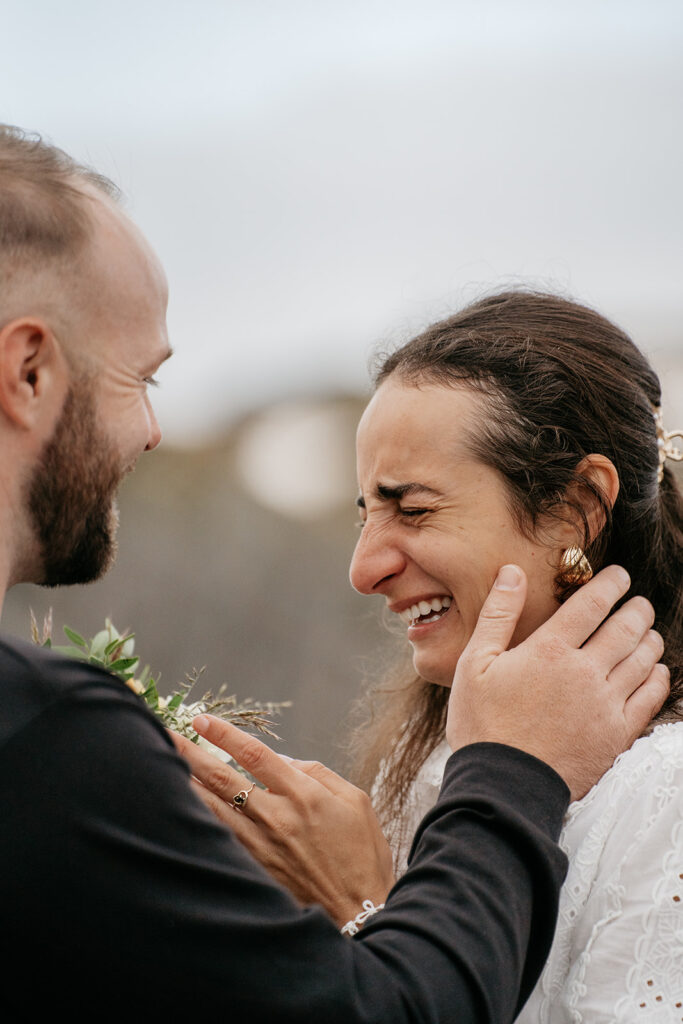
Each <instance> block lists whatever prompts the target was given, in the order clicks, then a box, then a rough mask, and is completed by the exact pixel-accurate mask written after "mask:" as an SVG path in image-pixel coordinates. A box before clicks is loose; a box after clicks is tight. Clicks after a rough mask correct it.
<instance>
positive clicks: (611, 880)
mask: <svg viewBox="0 0 683 1024" xmlns="http://www.w3.org/2000/svg"><path fill="white" fill-rule="evenodd" d="M448 754H449V750H448V747H447V745H446V743H445V742H444V743H443V744H441V745H440V746H439V747H438V748H437V750H435V751H434V753H433V754H432V755H431V757H430V758H429V759H428V760H427V762H426V763H425V765H424V766H423V768H422V771H421V772H420V776H419V778H418V779H417V780H416V783H415V786H414V788H413V791H412V793H411V798H412V799H411V804H410V808H409V811H408V813H407V815H406V820H405V827H404V828H403V829H402V830H401V831H402V833H403V834H404V836H405V837H406V838H404V839H403V840H402V841H401V838H400V836H397V837H396V839H397V843H398V845H399V847H400V857H401V858H402V860H403V865H402V866H404V865H405V858H406V856H407V853H408V850H409V848H410V839H409V830H411V831H414V829H415V828H416V827H417V824H418V822H419V820H420V818H421V817H422V815H423V814H425V813H426V811H427V810H428V809H429V808H430V807H431V806H432V804H433V803H434V801H435V799H436V796H437V794H438V791H439V785H440V782H441V773H442V770H443V766H444V763H445V761H446V759H447V758H448ZM560 844H561V846H562V847H563V849H564V850H565V852H566V853H567V855H568V857H569V872H568V875H567V879H566V882H565V884H564V887H563V889H562V894H561V897H560V913H559V918H558V924H557V931H556V933H555V940H554V942H553V945H552V949H551V951H550V956H549V958H548V962H547V964H546V967H545V969H544V971H543V974H542V975H541V978H540V980H539V982H538V984H537V985H536V988H535V989H534V991H533V992H532V994H531V996H530V997H529V1001H528V1002H527V1004H526V1006H525V1007H524V1009H523V1010H522V1012H521V1014H520V1015H519V1017H518V1018H517V1021H518V1024H532V1022H533V1024H615V1022H619V1024H639V1022H643V1024H678V1022H681V1021H683V722H678V723H676V724H666V725H658V726H657V727H656V728H655V729H654V730H653V732H652V733H651V735H649V736H645V737H643V738H641V739H639V740H637V741H636V742H635V743H634V745H633V746H632V747H631V749H630V750H627V751H626V752H625V753H624V754H622V755H621V756H620V757H619V758H617V760H616V761H615V763H614V765H613V766H612V768H611V769H610V770H609V771H608V772H607V774H606V775H605V776H604V777H603V778H602V779H601V780H600V782H599V783H598V784H597V785H596V786H594V787H593V789H592V790H591V791H590V793H588V794H587V795H586V796H585V797H584V798H583V800H579V801H577V802H576V803H573V804H572V805H571V806H570V808H569V810H568V812H567V817H566V819H565V824H564V828H563V830H562V835H561V838H560Z"/></svg>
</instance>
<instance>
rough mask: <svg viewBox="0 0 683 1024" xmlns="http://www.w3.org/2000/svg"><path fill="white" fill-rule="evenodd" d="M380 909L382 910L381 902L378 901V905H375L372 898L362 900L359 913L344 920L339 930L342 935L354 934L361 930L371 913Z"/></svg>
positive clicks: (375, 912)
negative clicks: (351, 918) (349, 919)
mask: <svg viewBox="0 0 683 1024" xmlns="http://www.w3.org/2000/svg"><path fill="white" fill-rule="evenodd" d="M380 910H384V904H383V903H380V904H379V906H378V907H376V906H375V904H374V903H373V902H372V900H363V909H362V910H361V912H360V914H356V916H355V917H354V918H353V920H351V921H347V922H346V924H345V925H344V927H343V928H342V930H341V933H342V935H356V934H357V933H358V932H359V931H360V930H361V928H362V927H363V925H364V924H365V922H366V921H367V919H368V918H369V917H372V916H373V914H377V913H379V911H380Z"/></svg>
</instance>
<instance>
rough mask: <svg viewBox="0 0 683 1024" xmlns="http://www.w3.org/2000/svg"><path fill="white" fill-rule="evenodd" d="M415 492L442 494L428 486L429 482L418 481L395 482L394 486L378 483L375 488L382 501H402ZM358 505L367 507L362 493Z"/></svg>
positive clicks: (433, 494) (436, 495)
mask: <svg viewBox="0 0 683 1024" xmlns="http://www.w3.org/2000/svg"><path fill="white" fill-rule="evenodd" d="M414 494H431V495H432V496H435V497H440V496H441V492H440V491H436V490H434V488H433V487H428V486H427V484H419V483H417V482H413V483H409V484H395V485H394V486H393V487H389V486H388V485H387V484H377V486H376V488H375V495H376V496H377V498H379V500H380V501H400V500H401V499H402V498H408V497H410V496H412V495H414ZM356 505H357V506H358V508H365V498H364V497H363V496H362V495H361V496H360V497H359V498H356Z"/></svg>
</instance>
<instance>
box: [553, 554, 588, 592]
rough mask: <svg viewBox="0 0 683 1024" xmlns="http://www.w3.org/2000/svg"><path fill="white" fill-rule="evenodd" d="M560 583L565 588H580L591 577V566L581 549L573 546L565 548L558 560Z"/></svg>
mask: <svg viewBox="0 0 683 1024" xmlns="http://www.w3.org/2000/svg"><path fill="white" fill-rule="evenodd" d="M560 566H561V572H562V582H563V583H564V584H565V586H577V587H580V586H582V585H583V584H584V583H588V581H589V579H591V578H592V576H593V566H592V565H591V564H590V562H589V561H588V559H587V558H586V556H585V555H584V553H583V551H582V549H581V548H580V547H577V546H575V545H572V547H570V548H567V549H566V551H564V552H563V553H562V558H561V559H560Z"/></svg>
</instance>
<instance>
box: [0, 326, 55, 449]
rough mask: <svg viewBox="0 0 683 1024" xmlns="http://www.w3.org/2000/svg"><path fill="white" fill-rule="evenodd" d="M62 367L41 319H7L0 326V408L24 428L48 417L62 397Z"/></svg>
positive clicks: (53, 338)
mask: <svg viewBox="0 0 683 1024" xmlns="http://www.w3.org/2000/svg"><path fill="white" fill-rule="evenodd" d="M65 370H66V365H65V361H64V358H63V356H62V354H61V351H60V348H59V344H58V342H57V339H56V338H55V336H54V334H53V333H52V331H51V329H50V328H49V327H48V326H47V324H46V323H45V322H44V321H43V320H41V319H40V318H38V317H22V318H20V319H17V320H12V321H10V323H8V324H6V325H5V326H4V327H3V328H2V330H0V411H2V412H3V413H4V414H5V416H6V417H7V419H9V420H10V421H11V422H12V423H14V424H15V425H16V426H18V427H21V428H24V429H30V428H31V427H33V426H35V425H36V424H37V423H38V421H39V420H40V418H41V417H44V416H46V415H47V416H50V417H51V416H52V415H53V412H54V409H55V408H58V407H60V406H61V402H62V401H63V397H64V386H65Z"/></svg>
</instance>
